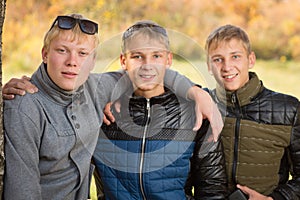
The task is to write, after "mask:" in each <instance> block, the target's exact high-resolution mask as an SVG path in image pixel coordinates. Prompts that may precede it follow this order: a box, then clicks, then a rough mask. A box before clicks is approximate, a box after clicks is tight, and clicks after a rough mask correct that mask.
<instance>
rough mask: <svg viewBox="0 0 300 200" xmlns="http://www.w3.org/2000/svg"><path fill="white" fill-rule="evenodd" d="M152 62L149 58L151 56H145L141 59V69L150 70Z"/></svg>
mask: <svg viewBox="0 0 300 200" xmlns="http://www.w3.org/2000/svg"><path fill="white" fill-rule="evenodd" d="M152 64H153V62H152V60H151V57H149V56H147V57H145V59H144V60H143V63H142V66H141V69H143V70H151V69H152Z"/></svg>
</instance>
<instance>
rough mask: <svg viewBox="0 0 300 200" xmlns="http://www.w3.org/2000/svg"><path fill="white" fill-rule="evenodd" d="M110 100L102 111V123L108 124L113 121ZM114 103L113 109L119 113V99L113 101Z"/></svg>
mask: <svg viewBox="0 0 300 200" xmlns="http://www.w3.org/2000/svg"><path fill="white" fill-rule="evenodd" d="M112 104H113V103H112V102H110V103H108V104H106V106H105V108H104V110H103V113H104V117H103V123H105V124H106V125H110V124H111V123H112V122H115V117H114V116H113V114H112V112H111V106H112ZM114 105H115V109H116V111H117V112H118V113H119V112H120V110H121V104H120V102H119V101H116V102H115V103H114Z"/></svg>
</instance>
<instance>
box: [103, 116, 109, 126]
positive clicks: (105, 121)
mask: <svg viewBox="0 0 300 200" xmlns="http://www.w3.org/2000/svg"><path fill="white" fill-rule="evenodd" d="M103 123H104V124H106V125H108V126H109V125H110V124H111V123H110V121H109V120H108V119H107V117H106V116H105V115H104V116H103Z"/></svg>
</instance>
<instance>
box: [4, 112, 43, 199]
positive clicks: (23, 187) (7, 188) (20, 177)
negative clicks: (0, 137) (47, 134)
mask: <svg viewBox="0 0 300 200" xmlns="http://www.w3.org/2000/svg"><path fill="white" fill-rule="evenodd" d="M33 123H34V122H33V121H32V120H31V119H29V117H28V115H26V114H25V113H23V112H20V111H19V110H16V109H5V110H4V126H5V132H4V133H5V142H6V143H5V162H6V163H5V164H6V169H5V177H4V198H5V199H24V197H26V199H42V196H41V187H40V172H39V167H38V165H39V148H38V145H39V139H38V138H39V133H38V131H37V129H36V127H35V125H34V124H33Z"/></svg>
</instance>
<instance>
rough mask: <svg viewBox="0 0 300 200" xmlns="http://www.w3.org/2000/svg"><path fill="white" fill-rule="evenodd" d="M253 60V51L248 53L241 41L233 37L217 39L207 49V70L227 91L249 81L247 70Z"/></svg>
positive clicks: (233, 89) (252, 63)
mask: <svg viewBox="0 0 300 200" xmlns="http://www.w3.org/2000/svg"><path fill="white" fill-rule="evenodd" d="M213 47H214V48H213ZM255 60H256V58H255V54H254V52H250V53H248V51H247V50H246V49H245V45H243V42H242V41H241V40H239V39H235V38H232V39H230V40H228V41H227V40H223V41H219V42H218V43H217V44H215V45H211V47H210V48H209V49H208V62H207V64H208V70H209V71H210V72H211V73H212V74H213V76H214V77H215V79H216V81H217V82H218V84H219V85H221V86H223V87H224V88H225V89H226V90H229V91H235V90H237V89H239V88H241V87H243V86H244V85H245V84H246V83H247V82H248V81H249V73H248V72H249V69H251V68H252V67H253V66H254V64H255Z"/></svg>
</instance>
